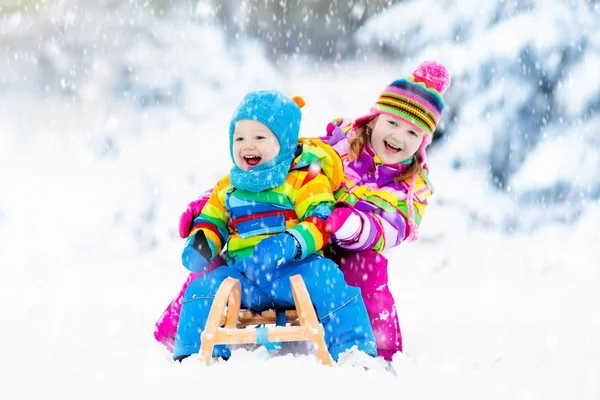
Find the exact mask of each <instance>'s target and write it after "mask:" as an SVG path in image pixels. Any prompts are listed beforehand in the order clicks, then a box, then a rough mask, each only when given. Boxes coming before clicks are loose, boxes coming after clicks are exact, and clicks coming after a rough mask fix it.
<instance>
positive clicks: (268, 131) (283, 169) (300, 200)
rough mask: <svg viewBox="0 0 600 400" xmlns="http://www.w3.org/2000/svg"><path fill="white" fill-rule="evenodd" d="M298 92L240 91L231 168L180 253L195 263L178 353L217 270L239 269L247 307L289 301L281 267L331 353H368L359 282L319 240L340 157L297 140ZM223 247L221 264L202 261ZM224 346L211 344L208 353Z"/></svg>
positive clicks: (194, 339)
mask: <svg viewBox="0 0 600 400" xmlns="http://www.w3.org/2000/svg"><path fill="white" fill-rule="evenodd" d="M303 104H304V103H303V101H302V99H301V98H294V99H289V98H288V97H286V96H285V95H283V94H282V93H280V92H277V91H258V92H252V93H249V94H248V95H247V96H246V97H245V98H244V99H243V101H242V102H241V103H240V105H239V106H238V108H237V109H236V110H235V112H234V114H233V118H232V120H231V124H230V129H229V140H230V155H231V158H232V160H233V162H234V166H233V168H232V169H231V172H230V173H229V174H228V175H227V176H225V177H224V178H222V179H221V180H220V181H219V182H218V183H217V184H216V185H215V187H214V189H213V191H212V193H211V195H210V197H208V199H207V201H206V203H205V205H204V206H203V208H202V211H201V212H200V214H199V216H198V217H196V218H195V219H194V222H193V228H192V230H191V232H190V235H189V237H188V238H187V241H186V246H185V248H184V250H183V254H182V262H183V265H184V266H185V267H186V268H187V269H189V270H190V271H192V272H197V273H202V274H201V275H200V276H198V277H197V278H196V279H195V280H194V281H193V282H191V283H190V285H189V286H188V287H187V289H186V291H185V294H184V296H183V303H182V307H181V315H180V318H179V323H178V326H177V334H176V337H175V343H174V347H173V358H174V359H175V360H181V359H183V358H185V357H187V356H189V355H191V354H194V353H197V352H198V351H199V349H200V337H201V333H202V331H203V329H204V327H205V324H206V320H207V317H208V313H209V310H210V307H211V305H212V302H213V299H214V296H215V294H216V292H217V290H218V288H219V286H220V284H221V283H222V282H223V280H224V279H226V278H227V277H233V278H236V279H239V281H240V283H241V285H242V300H241V302H242V307H243V308H247V309H250V310H252V311H255V312H261V311H264V310H266V309H290V308H293V307H294V301H293V297H292V291H291V286H290V280H289V277H290V276H292V275H296V274H300V275H301V276H302V278H303V279H304V282H305V284H306V287H307V289H308V292H309V294H310V296H311V300H312V302H313V305H314V307H315V309H316V312H317V316H318V318H319V321H320V322H321V323H322V324H323V327H324V330H325V342H326V344H327V347H328V350H329V352H330V354H331V356H332V358H333V359H334V360H336V361H337V359H338V357H339V355H340V354H342V353H344V352H346V351H347V350H350V349H351V348H353V347H354V346H356V347H355V350H359V351H364V352H365V353H367V354H368V355H370V356H375V354H376V348H375V338H374V335H373V330H372V328H371V325H370V323H369V319H368V315H367V311H366V308H365V304H364V302H363V299H362V296H361V293H360V290H359V289H357V288H355V287H352V286H348V285H347V284H346V282H345V281H344V276H343V274H342V272H341V271H340V269H339V268H338V266H337V265H336V264H335V263H334V262H332V261H331V260H329V259H327V258H324V257H322V256H321V254H320V250H321V249H322V248H323V246H324V245H325V244H327V243H328V241H329V233H328V232H327V230H326V227H325V220H326V219H327V217H328V216H329V215H330V213H331V211H332V209H333V204H334V202H335V199H334V197H333V189H335V188H337V187H338V186H339V185H340V183H341V180H342V179H343V167H342V164H341V159H340V158H339V156H338V155H337V153H335V151H333V149H331V147H329V146H326V145H324V144H323V142H321V141H320V140H318V139H308V140H306V141H305V142H304V143H302V144H298V134H299V128H300V120H301V111H300V107H301V106H302V105H303ZM225 245H226V246H227V249H226V250H225V252H224V255H225V260H226V265H222V266H218V267H216V268H214V269H210V270H208V271H207V268H208V266H209V264H210V262H211V261H212V260H213V259H214V258H215V257H217V256H218V255H219V253H220V252H221V250H222V249H223V248H224V247H225ZM229 355H230V352H229V349H228V348H227V347H226V346H224V345H218V346H215V349H214V351H213V356H214V357H223V358H228V357H229Z"/></svg>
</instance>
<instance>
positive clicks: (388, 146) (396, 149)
mask: <svg viewBox="0 0 600 400" xmlns="http://www.w3.org/2000/svg"><path fill="white" fill-rule="evenodd" d="M383 143H384V144H385V149H386V150H388V151H390V152H393V153H398V152H400V151H402V148H401V147H400V146H397V145H394V144H391V143H390V142H388V141H387V140H384V141H383Z"/></svg>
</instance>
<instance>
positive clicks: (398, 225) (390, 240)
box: [336, 174, 432, 252]
mask: <svg viewBox="0 0 600 400" xmlns="http://www.w3.org/2000/svg"><path fill="white" fill-rule="evenodd" d="M430 187H431V185H430V184H428V183H427V175H426V174H425V175H424V177H421V176H419V177H418V178H417V181H416V186H415V193H414V194H413V195H412V196H413V199H412V206H413V211H412V214H413V220H414V222H415V225H416V226H417V227H418V226H419V225H420V223H421V218H422V216H423V214H424V212H425V209H426V208H427V197H429V196H430V195H431V193H432V191H431V189H430ZM407 193H408V183H407V182H403V183H401V184H396V185H392V186H388V187H385V188H380V189H377V190H373V189H371V188H369V187H367V186H358V187H354V188H353V190H352V194H350V195H344V193H343V191H341V192H339V193H336V198H343V200H341V201H340V202H339V203H338V205H337V206H339V207H344V206H346V207H347V206H350V207H352V208H353V209H354V210H356V211H357V215H359V216H360V218H358V219H352V220H351V221H350V220H349V221H348V223H353V224H355V226H354V227H348V226H347V227H346V229H348V230H350V231H352V232H356V240H355V241H354V242H353V243H338V244H340V245H341V246H342V247H344V248H347V249H349V250H356V251H359V250H366V249H372V250H375V251H377V252H381V251H383V250H385V249H389V248H391V247H395V246H397V245H399V244H400V243H402V241H404V240H405V239H406V238H407V237H409V235H410V234H411V229H414V228H413V227H411V226H410V225H411V224H409V221H410V213H409V210H408V204H409V202H408V201H407Z"/></svg>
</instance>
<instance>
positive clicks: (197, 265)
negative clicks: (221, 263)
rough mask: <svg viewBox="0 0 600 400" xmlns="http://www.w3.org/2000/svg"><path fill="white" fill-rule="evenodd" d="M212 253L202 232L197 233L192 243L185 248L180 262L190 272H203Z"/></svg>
mask: <svg viewBox="0 0 600 400" xmlns="http://www.w3.org/2000/svg"><path fill="white" fill-rule="evenodd" d="M211 255H212V252H211V250H210V247H209V246H208V241H207V240H206V236H205V235H204V232H203V231H198V232H197V233H196V235H195V236H194V242H193V243H192V244H189V245H187V246H185V249H183V254H182V255H181V261H182V262H183V265H184V266H185V267H186V268H187V269H189V270H190V271H192V272H204V270H206V267H208V262H209V260H210V258H211Z"/></svg>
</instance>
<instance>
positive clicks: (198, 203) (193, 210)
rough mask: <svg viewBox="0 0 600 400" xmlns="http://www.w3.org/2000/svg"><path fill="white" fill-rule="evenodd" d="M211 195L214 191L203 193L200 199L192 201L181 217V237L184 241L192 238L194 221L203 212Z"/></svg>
mask: <svg viewBox="0 0 600 400" xmlns="http://www.w3.org/2000/svg"><path fill="white" fill-rule="evenodd" d="M211 193H212V189H211V190H208V191H207V192H205V193H203V194H202V196H200V197H199V198H198V199H196V200H194V201H192V202H191V203H190V204H188V206H187V208H186V209H185V211H184V212H183V214H181V217H179V236H180V237H181V238H182V239H186V238H187V237H188V236H190V232H191V231H192V228H193V227H194V219H195V218H196V217H197V216H198V215H200V213H201V212H202V209H203V208H204V205H205V204H206V202H207V200H208V198H209V197H210V194H211Z"/></svg>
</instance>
